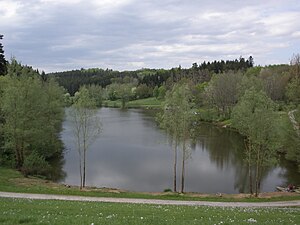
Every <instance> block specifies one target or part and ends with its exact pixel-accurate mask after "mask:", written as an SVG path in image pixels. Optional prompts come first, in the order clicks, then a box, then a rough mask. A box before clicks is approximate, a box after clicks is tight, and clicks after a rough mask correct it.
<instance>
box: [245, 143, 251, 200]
mask: <svg viewBox="0 0 300 225" xmlns="http://www.w3.org/2000/svg"><path fill="white" fill-rule="evenodd" d="M244 143H245V148H246V151H247V153H248V154H247V156H248V160H247V161H248V175H249V192H250V194H251V195H253V186H252V170H251V144H250V141H249V139H248V138H245V139H244Z"/></svg>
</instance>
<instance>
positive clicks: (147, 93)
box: [135, 84, 153, 99]
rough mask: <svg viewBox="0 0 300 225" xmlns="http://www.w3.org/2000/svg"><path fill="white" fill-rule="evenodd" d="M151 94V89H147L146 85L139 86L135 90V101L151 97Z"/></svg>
mask: <svg viewBox="0 0 300 225" xmlns="http://www.w3.org/2000/svg"><path fill="white" fill-rule="evenodd" d="M152 93H153V90H152V88H150V87H148V86H147V85H146V84H140V85H139V86H137V88H136V90H135V94H136V98H137V99H143V98H149V97H151V96H152Z"/></svg>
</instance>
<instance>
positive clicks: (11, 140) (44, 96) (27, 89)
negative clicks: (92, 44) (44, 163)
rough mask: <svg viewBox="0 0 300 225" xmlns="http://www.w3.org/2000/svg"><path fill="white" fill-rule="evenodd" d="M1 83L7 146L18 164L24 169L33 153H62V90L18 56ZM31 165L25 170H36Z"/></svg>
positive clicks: (45, 157)
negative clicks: (20, 61)
mask: <svg viewBox="0 0 300 225" xmlns="http://www.w3.org/2000/svg"><path fill="white" fill-rule="evenodd" d="M0 82H1V84H0V86H1V93H0V95H1V109H2V114H3V123H4V124H3V135H4V137H5V142H4V149H5V151H6V152H10V153H12V154H13V155H14V159H11V160H12V161H13V160H14V161H15V163H16V167H17V168H18V169H20V170H22V169H23V166H24V162H27V158H28V157H29V156H30V155H32V153H33V152H35V154H37V155H38V157H41V158H43V159H45V160H47V159H48V158H50V157H52V156H53V155H54V154H57V153H58V152H61V151H62V143H61V141H60V140H59V138H58V134H59V132H60V130H61V123H62V119H63V107H62V96H63V91H62V89H61V88H60V87H59V86H58V85H57V84H56V83H55V82H54V81H53V80H51V79H50V80H48V81H43V80H42V79H41V77H40V76H39V74H38V73H37V72H36V71H34V70H33V69H32V68H30V67H27V66H22V65H21V64H20V63H18V62H17V61H16V60H15V59H12V62H11V63H10V64H9V66H8V74H7V76H5V77H4V78H3V79H1V80H0ZM0 157H2V156H1V155H0ZM29 165H31V164H28V165H27V168H26V171H31V172H33V173H36V170H31V169H30V168H28V167H29Z"/></svg>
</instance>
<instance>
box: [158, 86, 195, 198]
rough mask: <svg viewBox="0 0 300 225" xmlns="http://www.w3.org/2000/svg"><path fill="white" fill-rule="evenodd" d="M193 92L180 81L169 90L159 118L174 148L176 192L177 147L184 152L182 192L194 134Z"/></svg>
mask: <svg viewBox="0 0 300 225" xmlns="http://www.w3.org/2000/svg"><path fill="white" fill-rule="evenodd" d="M191 101H192V94H191V91H190V88H189V86H188V85H187V84H185V83H178V84H175V85H174V86H173V89H172V90H171V91H168V92H167V94H166V97H165V102H164V105H163V113H162V114H161V115H160V117H159V118H158V120H159V122H160V126H161V127H162V128H164V129H165V131H166V132H167V134H168V136H169V139H170V143H171V145H172V146H173V150H174V178H173V182H174V187H173V189H174V192H176V190H177V189H176V170H177V168H176V167H177V148H179V147H180V150H181V153H182V169H181V172H182V175H181V193H183V191H184V176H185V161H186V160H187V159H188V157H189V154H188V149H189V148H188V142H189V140H190V138H191V136H192V132H193V129H192V122H193V113H192V110H191V109H192V104H191Z"/></svg>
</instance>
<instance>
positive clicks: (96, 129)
mask: <svg viewBox="0 0 300 225" xmlns="http://www.w3.org/2000/svg"><path fill="white" fill-rule="evenodd" d="M70 115H71V118H72V121H73V131H74V137H75V139H76V146H77V150H78V154H79V170H80V189H82V188H84V187H85V182H86V153H87V151H88V149H89V147H90V145H91V144H92V143H93V141H94V140H95V139H96V138H97V137H98V136H99V134H100V133H101V126H102V125H101V122H100V119H99V118H98V116H97V108H96V102H95V100H94V99H93V98H91V97H90V95H89V92H88V90H87V89H86V88H85V87H83V88H81V89H80V92H79V98H78V100H77V101H76V102H75V104H74V105H73V106H72V107H71V113H70Z"/></svg>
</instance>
